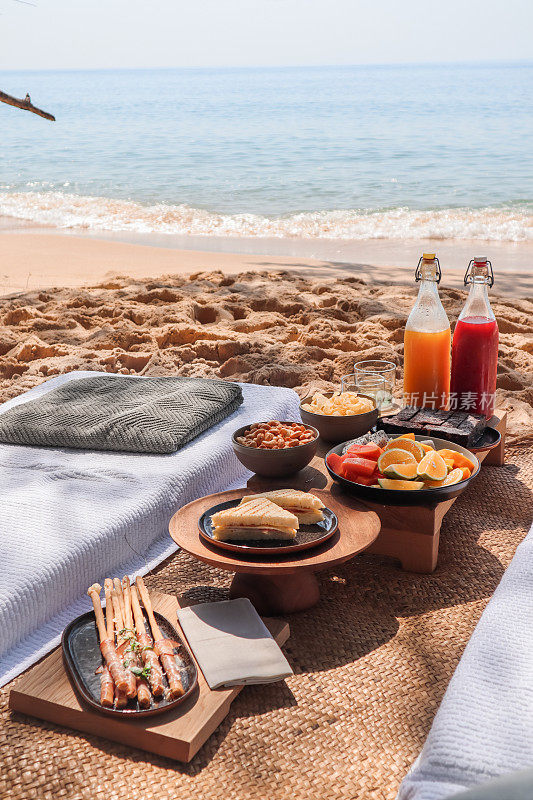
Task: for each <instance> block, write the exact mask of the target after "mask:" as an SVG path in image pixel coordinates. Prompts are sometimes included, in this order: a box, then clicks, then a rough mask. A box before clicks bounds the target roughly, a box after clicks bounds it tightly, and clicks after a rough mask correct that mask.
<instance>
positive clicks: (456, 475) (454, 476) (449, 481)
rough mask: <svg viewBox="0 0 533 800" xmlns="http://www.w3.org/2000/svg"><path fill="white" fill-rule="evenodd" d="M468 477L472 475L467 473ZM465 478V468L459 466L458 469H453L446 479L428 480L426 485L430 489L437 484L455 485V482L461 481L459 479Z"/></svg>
mask: <svg viewBox="0 0 533 800" xmlns="http://www.w3.org/2000/svg"><path fill="white" fill-rule="evenodd" d="M467 477H470V475H467ZM464 479H465V478H464V475H463V470H462V469H460V468H459V467H457V468H456V469H452V471H451V472H450V473H449V474H448V475H446V477H445V478H444V480H442V481H426V486H427V487H428V489H433V488H435V486H453V484H454V483H459V481H464Z"/></svg>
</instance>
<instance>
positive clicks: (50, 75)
mask: <svg viewBox="0 0 533 800" xmlns="http://www.w3.org/2000/svg"><path fill="white" fill-rule="evenodd" d="M1 80H2V87H3V88H4V89H6V90H7V91H10V92H11V93H13V94H15V95H18V96H23V95H24V94H25V93H26V91H28V92H30V94H31V95H32V100H33V101H34V102H35V103H36V104H37V105H39V106H40V107H42V108H45V109H46V110H49V111H51V112H52V113H54V114H55V115H56V117H57V122H56V123H48V122H45V121H44V120H42V119H40V118H38V117H33V115H29V114H24V113H22V112H17V111H15V110H14V109H12V108H9V107H7V106H2V107H0V125H1V130H2V136H1V141H0V215H4V216H8V217H12V218H15V219H18V220H25V221H27V222H31V223H37V224H40V225H46V226H53V227H56V228H60V229H69V230H85V231H94V232H97V231H111V232H128V231H129V232H132V233H157V234H163V235H164V234H173V235H184V236H186V235H192V236H195V235H198V236H218V237H243V236H244V237H260V238H264V237H278V238H295V239H298V238H302V239H320V238H328V239H340V240H363V239H364V240H366V239H392V240H399V239H420V238H423V239H436V240H456V239H469V240H472V239H474V240H475V239H477V240H483V241H490V240H492V241H500V242H524V241H532V240H533V169H532V167H531V161H532V159H531V141H532V139H533V115H532V113H531V96H532V92H531V89H532V88H533V64H531V63H514V64H495V63H483V64H453V65H452V64H431V65H407V64H402V65H369V66H353V67H335V66H327V67H272V68H257V67H254V68H243V67H239V68H221V69H214V68H183V69H161V70H158V69H156V70H128V69H123V70H109V71H108V70H86V71H80V70H73V71H41V72H32V71H31V70H27V71H21V72H8V71H5V72H2V77H1Z"/></svg>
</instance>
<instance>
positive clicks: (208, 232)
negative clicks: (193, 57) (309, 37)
mask: <svg viewBox="0 0 533 800" xmlns="http://www.w3.org/2000/svg"><path fill="white" fill-rule="evenodd" d="M0 214H2V215H5V216H10V217H15V218H17V219H19V220H27V221H30V222H34V223H38V224H41V225H51V226H54V227H57V228H72V229H76V228H78V229H84V230H92V231H134V232H137V233H169V234H179V235H191V236H193V235H196V236H228V237H231V236H249V237H280V238H291V239H297V238H303V239H439V240H445V239H479V240H484V241H487V240H497V241H502V242H524V241H531V240H533V213H532V210H531V208H529V207H528V205H526V204H524V205H521V206H510V207H501V208H479V209H471V208H445V209H438V210H426V211H421V210H414V209H409V208H394V209H385V210H382V211H380V210H365V209H353V210H338V211H312V212H302V213H293V214H289V215H284V216H278V217H267V216H261V215H258V214H246V213H239V214H220V213H215V212H211V211H204V210H202V209H198V208H191V207H190V206H187V205H169V204H163V203H158V204H155V205H142V204H141V203H137V202H134V201H125V200H113V199H109V198H106V197H89V196H80V195H75V194H68V193H64V192H11V193H10V192H3V193H0Z"/></svg>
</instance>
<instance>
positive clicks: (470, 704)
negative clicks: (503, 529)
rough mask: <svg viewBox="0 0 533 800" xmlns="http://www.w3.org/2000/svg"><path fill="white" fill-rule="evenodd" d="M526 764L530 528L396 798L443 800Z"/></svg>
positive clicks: (532, 619) (530, 746) (532, 759)
mask: <svg viewBox="0 0 533 800" xmlns="http://www.w3.org/2000/svg"><path fill="white" fill-rule="evenodd" d="M531 766H533V528H532V529H531V530H530V532H529V534H528V535H527V537H526V539H525V540H524V541H523V542H522V543H521V544H520V546H519V547H518V548H517V550H516V553H515V556H514V558H513V560H512V562H511V564H510V566H509V568H508V569H507V571H506V572H505V574H504V576H503V578H502V581H501V583H500V585H499V586H498V588H497V589H496V592H495V593H494V596H493V597H492V599H491V600H490V602H489V604H488V606H487V607H486V609H485V611H484V612H483V615H482V617H481V619H480V621H479V623H478V625H477V627H476V629H475V631H474V633H473V635H472V638H471V639H470V641H469V643H468V645H467V647H466V650H465V652H464V654H463V656H462V658H461V661H460V662H459V665H458V667H457V669H456V671H455V674H454V676H453V678H452V680H451V681H450V685H449V687H448V689H447V691H446V694H445V696H444V699H443V701H442V704H441V706H440V708H439V710H438V713H437V715H436V717H435V720H434V722H433V725H432V728H431V730H430V732H429V736H428V738H427V741H426V743H425V744H424V747H423V749H422V752H421V754H420V756H419V757H418V759H417V761H416V762H415V764H414V766H413V768H412V769H411V772H410V773H409V774H408V776H407V777H406V778H405V780H404V781H403V783H402V785H401V787H400V791H399V793H398V800H441V798H448V797H452V796H453V795H454V794H456V793H457V792H460V791H462V790H463V789H466V788H470V787H471V786H473V785H475V784H478V783H483V782H485V781H488V780H490V779H491V778H495V777H497V776H499V775H504V774H506V773H508V772H513V771H514V770H520V769H526V768H528V767H531ZM502 800H504V798H503V797H502Z"/></svg>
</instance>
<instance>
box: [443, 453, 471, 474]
mask: <svg viewBox="0 0 533 800" xmlns="http://www.w3.org/2000/svg"><path fill="white" fill-rule="evenodd" d="M437 452H438V453H439V455H441V456H442V457H443V458H451V459H452V460H453V463H454V466H456V467H468V469H469V470H471V471H472V472H473V471H474V470H475V469H476V464H475V462H474V461H471V460H470V459H469V458H467V457H466V456H465V455H463V453H459V451H458V450H449V449H447V448H443V449H442V450H438V451H437Z"/></svg>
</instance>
